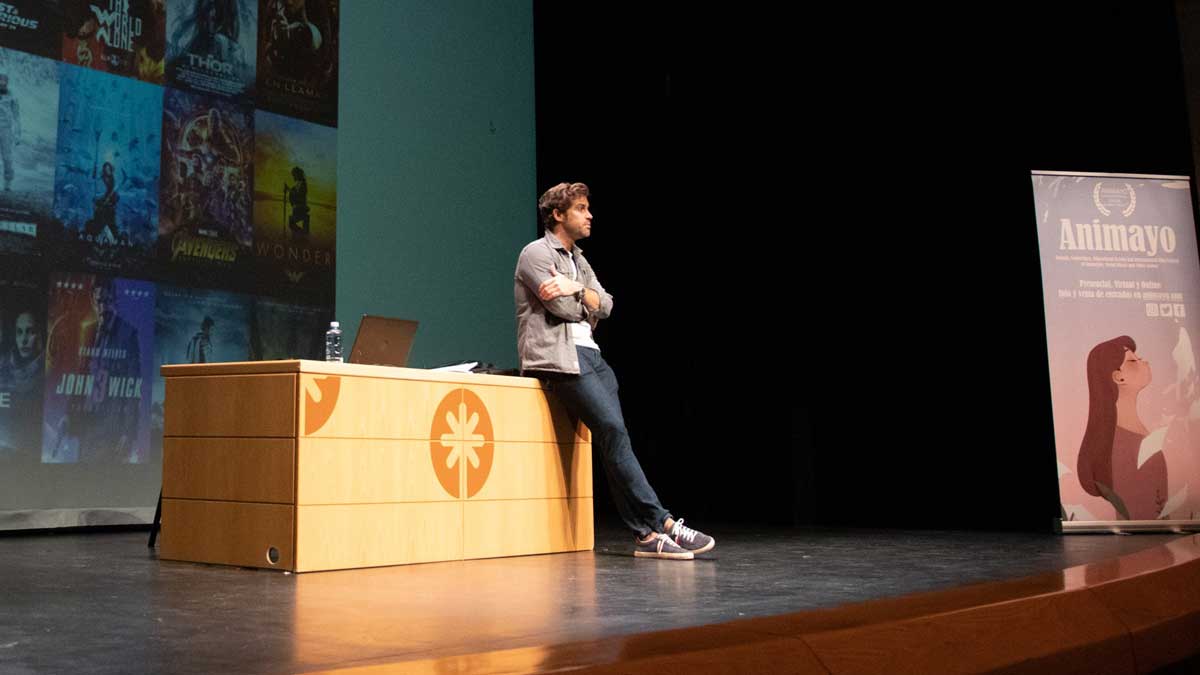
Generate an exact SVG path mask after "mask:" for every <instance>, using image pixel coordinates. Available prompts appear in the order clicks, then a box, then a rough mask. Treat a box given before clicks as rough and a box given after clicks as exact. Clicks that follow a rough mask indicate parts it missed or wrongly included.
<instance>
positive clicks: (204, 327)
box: [187, 316, 216, 363]
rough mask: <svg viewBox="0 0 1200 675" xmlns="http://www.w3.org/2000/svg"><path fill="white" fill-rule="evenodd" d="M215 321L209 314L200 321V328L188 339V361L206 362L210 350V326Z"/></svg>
mask: <svg viewBox="0 0 1200 675" xmlns="http://www.w3.org/2000/svg"><path fill="white" fill-rule="evenodd" d="M215 323H216V322H215V321H213V319H212V317H211V316H206V317H204V320H203V321H201V322H200V330H199V331H197V332H196V334H195V335H193V336H192V339H191V340H190V341H188V346H187V362H188V363H208V355H209V353H211V352H212V327H213V325H214V324H215Z"/></svg>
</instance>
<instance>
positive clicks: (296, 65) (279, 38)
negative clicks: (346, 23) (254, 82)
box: [260, 0, 324, 79]
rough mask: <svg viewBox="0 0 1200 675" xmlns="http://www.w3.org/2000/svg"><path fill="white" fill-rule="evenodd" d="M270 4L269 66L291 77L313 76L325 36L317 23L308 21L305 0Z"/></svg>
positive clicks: (278, 1)
mask: <svg viewBox="0 0 1200 675" xmlns="http://www.w3.org/2000/svg"><path fill="white" fill-rule="evenodd" d="M269 6H270V7H273V8H274V13H273V16H272V17H271V18H270V19H269V21H270V24H269V26H270V28H269V29H268V33H267V44H266V55H267V62H268V63H267V67H268V69H271V68H273V69H275V72H276V74H278V75H282V76H284V77H291V78H294V79H304V78H307V77H312V76H313V75H314V74H315V73H314V71H315V70H316V69H317V66H318V65H319V64H318V59H319V57H320V55H321V46H322V45H323V44H324V38H323V37H322V35H321V30H320V29H319V28H317V26H316V24H314V23H312V22H311V21H309V20H308V7H307V4H306V0H274V2H273V3H272V4H271V5H269ZM260 67H261V66H260Z"/></svg>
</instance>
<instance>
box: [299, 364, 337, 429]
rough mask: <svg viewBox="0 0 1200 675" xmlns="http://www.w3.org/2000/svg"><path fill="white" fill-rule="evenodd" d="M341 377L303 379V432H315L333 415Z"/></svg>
mask: <svg viewBox="0 0 1200 675" xmlns="http://www.w3.org/2000/svg"><path fill="white" fill-rule="evenodd" d="M341 388H342V378H340V377H336V376H335V377H323V378H321V379H317V378H315V377H314V378H313V379H311V380H307V381H305V385H304V434H305V435H306V436H307V435H309V434H315V433H316V432H317V431H318V430H319V429H320V428H321V427H323V426H325V423H326V422H328V421H329V418H330V416H332V415H333V409H334V407H335V406H337V400H338V392H339V391H340V390H341Z"/></svg>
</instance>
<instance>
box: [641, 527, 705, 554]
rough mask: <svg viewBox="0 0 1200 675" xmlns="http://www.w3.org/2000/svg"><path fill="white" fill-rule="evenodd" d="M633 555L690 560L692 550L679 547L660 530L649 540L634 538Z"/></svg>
mask: <svg viewBox="0 0 1200 675" xmlns="http://www.w3.org/2000/svg"><path fill="white" fill-rule="evenodd" d="M633 555H634V557H635V558H667V559H669V560H691V559H692V557H693V556H692V552H691V551H685V550H684V549H682V548H680V547H679V545H678V544H676V543H675V542H674V540H672V539H671V538H670V537H668V536H667V535H665V534H662V533H661V532H658V533H655V535H654V536H653V537H651V538H650V541H642V540H641V539H638V538H636V537H635V538H634V544H633Z"/></svg>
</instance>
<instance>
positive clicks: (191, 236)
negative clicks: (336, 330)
mask: <svg viewBox="0 0 1200 675" xmlns="http://www.w3.org/2000/svg"><path fill="white" fill-rule="evenodd" d="M337 79H338V0H4V1H3V2H0V169H2V179H3V184H2V186H0V473H4V472H5V468H4V467H5V465H6V464H7V465H9V467H10V468H11V467H12V466H13V465H14V464H17V463H20V464H74V463H93V464H109V465H119V464H141V463H146V462H151V461H155V460H156V459H157V458H158V457H160V455H159V454H158V453H160V452H161V440H162V421H163V410H162V406H163V395H164V391H163V382H162V380H161V377H160V376H159V366H160V365H163V364H174V363H206V362H216V361H246V360H260V359H282V358H320V357H321V350H322V349H323V344H324V343H323V338H324V331H325V327H326V326H327V325H328V321H329V319H330V318H331V314H332V304H333V284H334V259H335V250H334V244H335V233H336V221H337V174H336V170H337ZM10 475H15V474H10Z"/></svg>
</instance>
